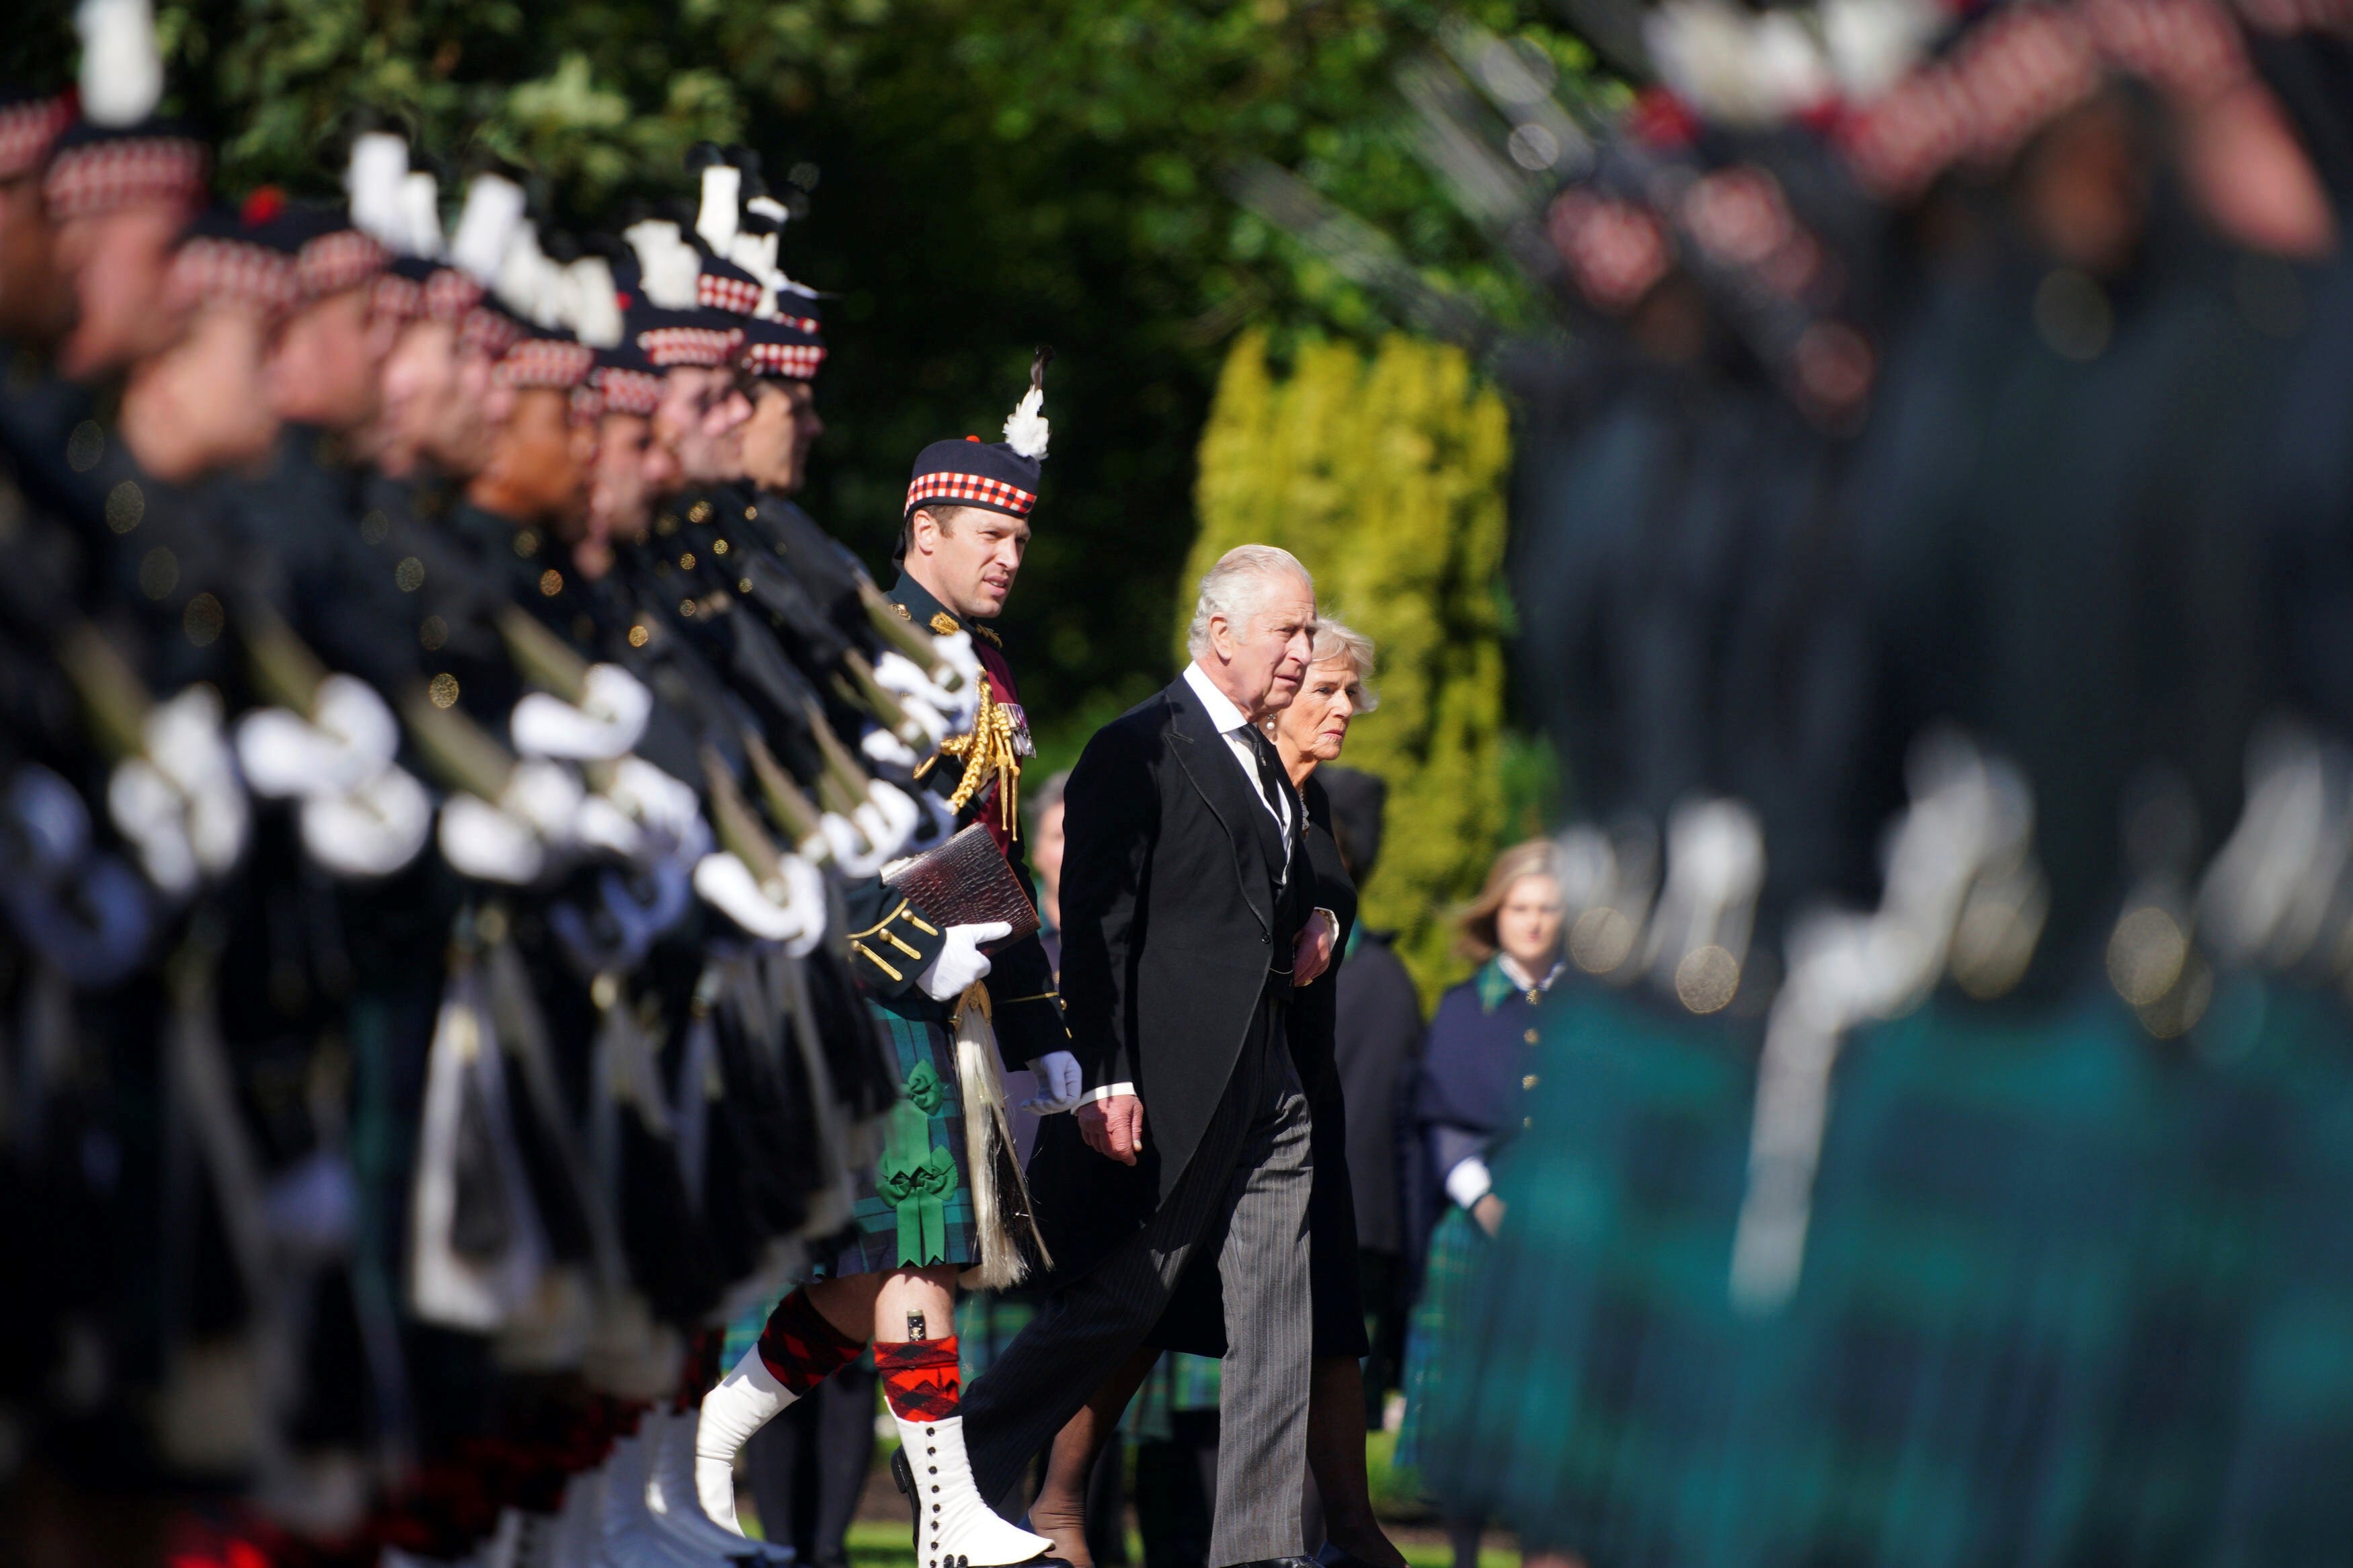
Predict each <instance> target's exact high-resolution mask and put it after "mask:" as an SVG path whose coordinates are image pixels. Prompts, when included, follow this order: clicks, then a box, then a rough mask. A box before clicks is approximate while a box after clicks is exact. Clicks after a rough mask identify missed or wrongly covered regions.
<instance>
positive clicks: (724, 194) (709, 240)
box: [694, 163, 744, 256]
mask: <svg viewBox="0 0 2353 1568" xmlns="http://www.w3.org/2000/svg"><path fill="white" fill-rule="evenodd" d="M743 202H744V171H743V170H741V169H739V168H737V167H735V166H734V165H733V163H712V164H710V165H708V166H706V167H705V168H704V169H703V171H702V206H701V207H700V208H699V209H698V210H697V211H696V213H695V215H694V232H695V233H697V234H699V235H701V236H702V243H703V244H705V245H707V246H709V247H711V249H712V254H713V255H717V256H724V255H726V254H727V252H728V248H729V247H731V246H733V244H734V243H735V230H736V229H737V228H738V227H739V226H741V214H742V210H743Z"/></svg>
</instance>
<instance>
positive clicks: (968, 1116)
mask: <svg viewBox="0 0 2353 1568" xmlns="http://www.w3.org/2000/svg"><path fill="white" fill-rule="evenodd" d="M955 1042H956V1083H957V1087H958V1088H960V1089H962V1090H963V1091H964V1135H965V1155H966V1163H968V1164H969V1165H970V1167H971V1173H972V1208H973V1215H974V1218H975V1220H976V1224H977V1225H978V1226H979V1229H980V1262H979V1264H978V1265H977V1266H976V1267H975V1268H967V1269H965V1271H964V1273H963V1275H962V1276H961V1277H960V1279H959V1283H961V1284H963V1285H964V1286H965V1288H966V1289H975V1288H978V1289H990V1290H1003V1289H1008V1288H1010V1287H1012V1286H1015V1285H1018V1284H1020V1283H1021V1282H1022V1281H1023V1280H1025V1279H1028V1278H1029V1270H1030V1263H1031V1260H1032V1258H1034V1259H1035V1260H1036V1262H1037V1264H1038V1266H1039V1267H1040V1268H1053V1267H1054V1259H1053V1258H1052V1256H1051V1255H1050V1254H1049V1253H1048V1252H1047V1250H1046V1238H1045V1237H1042V1236H1040V1235H1039V1232H1038V1219H1037V1215H1036V1213H1035V1211H1034V1210H1033V1209H1032V1208H1031V1206H1030V1203H1029V1183H1028V1181H1027V1180H1025V1179H1024V1178H1023V1176H1022V1174H1021V1161H1020V1159H1019V1157H1018V1154H1017V1152H1016V1148H1015V1144H1014V1142H1013V1122H1012V1120H1011V1118H1010V1117H1009V1116H1008V1113H1007V1110H1006V1102H1005V1081H1004V1079H1001V1078H999V1077H998V1076H997V1028H996V1026H995V1025H993V1024H992V1023H990V1022H989V1016H988V993H987V991H986V990H984V989H983V988H982V987H981V986H980V985H979V984H973V985H971V986H968V987H966V988H965V994H964V995H963V996H962V997H961V998H959V999H958V1001H957V1002H956V1010H955Z"/></svg>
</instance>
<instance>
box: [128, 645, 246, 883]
mask: <svg viewBox="0 0 2353 1568" xmlns="http://www.w3.org/2000/svg"><path fill="white" fill-rule="evenodd" d="M221 719H222V714H221V700H220V697H219V695H218V694H217V693H216V692H215V691H214V690H213V689H212V688H211V687H209V686H206V685H202V684H198V685H195V686H191V687H189V688H188V689H185V691H182V692H181V693H180V694H179V695H178V696H176V697H174V698H173V699H172V700H169V701H167V702H159V703H157V704H156V705H155V706H154V707H153V708H151V709H149V710H148V711H147V716H146V718H145V720H144V721H142V724H141V727H140V736H141V740H142V743H143V745H144V748H145V754H144V755H142V756H134V757H130V758H126V759H125V760H124V761H122V762H121V763H118V764H117V765H116V767H115V769H114V773H113V775H112V776H111V778H110V779H109V780H108V781H107V792H106V793H107V800H106V804H107V810H108V814H109V815H110V816H112V817H113V818H114V826H116V827H117V828H118V829H119V830H120V831H121V834H122V836H123V837H126V838H128V839H130V840H131V841H132V843H133V844H135V845H137V846H138V848H139V858H140V863H141V864H142V866H143V867H144V868H146V871H147V876H148V879H149V880H150V881H152V882H153V883H154V884H155V886H156V887H157V888H158V889H161V890H163V891H164V892H165V893H168V894H170V895H172V896H173V897H174V898H185V896H187V895H188V894H189V893H192V892H194V891H195V887H196V884H197V882H198V881H199V880H200V879H205V878H212V877H218V876H221V875H222V874H224V873H225V872H227V870H228V869H229V868H230V867H231V866H233V865H235V864H236V863H237V857H238V856H239V855H241V854H243V853H244V851H245V838H246V828H247V824H248V816H247V809H246V801H245V786H244V784H242V783H241V782H240V781H239V779H238V778H237V758H236V753H235V752H233V751H231V749H230V747H229V742H228V741H227V737H226V736H224V735H223V734H222V732H221Z"/></svg>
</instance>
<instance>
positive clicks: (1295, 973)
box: [1291, 910, 1340, 985]
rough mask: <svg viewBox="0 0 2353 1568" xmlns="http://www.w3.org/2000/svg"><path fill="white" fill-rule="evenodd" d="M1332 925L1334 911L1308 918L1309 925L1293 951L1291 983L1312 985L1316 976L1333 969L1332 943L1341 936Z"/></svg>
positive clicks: (1323, 912)
mask: <svg viewBox="0 0 2353 1568" xmlns="http://www.w3.org/2000/svg"><path fill="white" fill-rule="evenodd" d="M1339 934H1340V933H1339V931H1338V930H1337V928H1335V926H1334V925H1333V923H1332V911H1331V910H1316V911H1315V912H1314V914H1312V915H1310V916H1308V917H1307V924H1306V926H1305V928H1304V929H1303V930H1302V931H1300V933H1299V940H1298V941H1297V942H1294V943H1293V944H1292V949H1291V983H1292V984H1293V985H1312V984H1314V983H1315V978H1316V976H1318V975H1320V974H1322V973H1324V971H1325V970H1327V969H1329V968H1331V967H1332V943H1333V942H1334V941H1335V939H1336V938H1337V937H1338V936H1339Z"/></svg>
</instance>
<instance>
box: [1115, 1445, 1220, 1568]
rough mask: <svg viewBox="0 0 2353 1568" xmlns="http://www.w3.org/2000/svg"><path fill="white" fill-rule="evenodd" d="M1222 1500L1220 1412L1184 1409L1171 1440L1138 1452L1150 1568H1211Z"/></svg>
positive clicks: (1139, 1504)
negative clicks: (1212, 1536)
mask: <svg viewBox="0 0 2353 1568" xmlns="http://www.w3.org/2000/svg"><path fill="white" fill-rule="evenodd" d="M1217 1497H1218V1413H1217V1412H1216V1411H1214V1410H1178V1411H1175V1412H1172V1413H1171V1414H1170V1415H1169V1417H1168V1436H1167V1438H1166V1441H1162V1442H1153V1443H1140V1444H1138V1445H1137V1446H1136V1449H1135V1532H1136V1533H1137V1534H1138V1535H1140V1536H1142V1537H1143V1538H1144V1568H1208V1562H1209V1525H1210V1521H1211V1519H1212V1517H1213V1515H1214V1513H1215V1510H1216V1506H1217Z"/></svg>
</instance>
